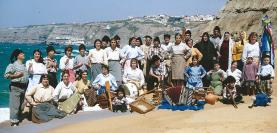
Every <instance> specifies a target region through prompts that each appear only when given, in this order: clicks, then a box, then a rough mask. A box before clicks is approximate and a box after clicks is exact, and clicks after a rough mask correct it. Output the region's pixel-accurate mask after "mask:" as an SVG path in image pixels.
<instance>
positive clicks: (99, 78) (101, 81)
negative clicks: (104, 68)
mask: <svg viewBox="0 0 277 133" xmlns="http://www.w3.org/2000/svg"><path fill="white" fill-rule="evenodd" d="M106 81H109V83H110V86H111V90H112V91H115V90H116V89H117V83H116V79H115V77H114V76H113V75H112V74H107V75H103V74H102V73H100V74H99V75H97V76H96V78H95V80H94V81H93V83H92V85H97V84H99V85H100V86H105V83H106Z"/></svg>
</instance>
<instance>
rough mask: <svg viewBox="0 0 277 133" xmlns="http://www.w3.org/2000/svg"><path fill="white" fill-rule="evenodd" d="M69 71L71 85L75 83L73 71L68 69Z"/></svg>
mask: <svg viewBox="0 0 277 133" xmlns="http://www.w3.org/2000/svg"><path fill="white" fill-rule="evenodd" d="M68 71H69V78H68V80H69V82H71V83H73V82H75V71H74V70H73V69H68Z"/></svg>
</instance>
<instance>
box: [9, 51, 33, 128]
mask: <svg viewBox="0 0 277 133" xmlns="http://www.w3.org/2000/svg"><path fill="white" fill-rule="evenodd" d="M24 59H25V55H24V53H23V51H22V50H19V49H15V50H14V51H13V52H12V55H11V57H10V64H9V65H8V66H7V68H6V71H5V74H4V77H5V78H6V79H10V80H11V83H10V91H11V92H10V121H11V126H17V125H18V123H19V120H20V116H19V114H20V112H21V111H20V109H21V104H22V103H23V101H24V94H25V90H26V88H27V85H28V71H27V69H26V67H25V64H24V63H23V62H24Z"/></svg>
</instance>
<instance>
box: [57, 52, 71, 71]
mask: <svg viewBox="0 0 277 133" xmlns="http://www.w3.org/2000/svg"><path fill="white" fill-rule="evenodd" d="M67 59H69V61H68V63H67V64H65V62H66V60H67ZM73 66H74V58H68V57H67V56H66V55H64V56H63V57H62V58H61V59H60V65H59V68H60V69H61V70H64V69H73Z"/></svg>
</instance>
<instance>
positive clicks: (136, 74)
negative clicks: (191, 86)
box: [123, 58, 145, 88]
mask: <svg viewBox="0 0 277 133" xmlns="http://www.w3.org/2000/svg"><path fill="white" fill-rule="evenodd" d="M137 67H138V61H137V59H135V58H133V59H131V64H130V67H129V68H128V69H126V70H124V74H123V83H124V84H126V83H128V82H134V83H135V84H136V85H137V86H138V87H139V88H140V87H142V85H144V83H145V80H144V75H143V72H142V70H140V69H139V68H137Z"/></svg>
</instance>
